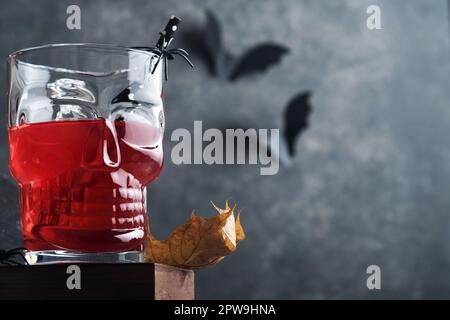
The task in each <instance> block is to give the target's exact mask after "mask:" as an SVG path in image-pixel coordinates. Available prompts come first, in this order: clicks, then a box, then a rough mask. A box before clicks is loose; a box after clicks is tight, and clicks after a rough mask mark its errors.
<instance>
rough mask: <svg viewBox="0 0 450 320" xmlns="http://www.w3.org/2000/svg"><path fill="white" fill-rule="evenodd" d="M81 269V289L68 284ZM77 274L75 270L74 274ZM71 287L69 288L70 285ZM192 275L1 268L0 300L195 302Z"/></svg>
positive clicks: (106, 268)
mask: <svg viewBox="0 0 450 320" xmlns="http://www.w3.org/2000/svg"><path fill="white" fill-rule="evenodd" d="M71 265H76V266H78V267H79V268H80V269H79V271H80V281H79V283H80V286H81V288H80V289H76V288H72V289H69V288H68V286H67V282H69V283H72V284H73V283H74V282H73V281H72V280H74V278H70V279H69V277H71V276H73V275H74V271H71V270H70V269H69V270H68V267H69V266H71ZM75 272H76V271H75ZM69 287H70V285H69ZM194 296H195V294H194V272H193V271H192V270H184V269H179V268H175V267H170V266H165V265H160V264H152V263H116V264H109V263H95V264H94V263H92V264H90V263H79V264H48V265H34V266H5V267H0V300H1V299H121V300H122V299H145V300H170V299H177V300H192V299H194Z"/></svg>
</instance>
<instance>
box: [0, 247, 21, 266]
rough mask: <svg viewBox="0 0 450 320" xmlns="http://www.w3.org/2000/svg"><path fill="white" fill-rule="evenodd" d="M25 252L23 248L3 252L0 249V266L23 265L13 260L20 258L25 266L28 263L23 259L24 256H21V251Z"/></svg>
mask: <svg viewBox="0 0 450 320" xmlns="http://www.w3.org/2000/svg"><path fill="white" fill-rule="evenodd" d="M24 250H26V249H25V248H15V249H11V250H3V249H0V265H5V266H20V265H22V264H23V263H20V262H18V261H16V259H15V258H17V257H20V258H21V259H22V260H23V262H24V263H25V264H26V265H27V264H28V261H27V259H25V256H24V254H23V251H24Z"/></svg>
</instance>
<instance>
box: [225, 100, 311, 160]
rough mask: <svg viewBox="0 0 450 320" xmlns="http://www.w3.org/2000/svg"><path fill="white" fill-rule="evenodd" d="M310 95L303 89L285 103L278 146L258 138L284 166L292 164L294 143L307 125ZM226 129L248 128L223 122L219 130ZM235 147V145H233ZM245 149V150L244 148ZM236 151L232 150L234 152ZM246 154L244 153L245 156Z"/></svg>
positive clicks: (309, 113) (309, 112) (309, 111)
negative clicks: (275, 146)
mask: <svg viewBox="0 0 450 320" xmlns="http://www.w3.org/2000/svg"><path fill="white" fill-rule="evenodd" d="M311 96H312V92H311V91H304V92H301V93H298V94H297V95H296V96H294V97H293V98H292V99H291V100H290V101H289V102H288V104H287V105H286V107H285V110H284V116H283V122H282V128H281V130H280V131H281V136H280V144H279V148H276V149H275V148H274V147H273V146H272V145H271V144H270V142H271V140H270V139H268V140H267V141H265V142H263V141H262V140H258V143H267V145H265V147H267V150H268V151H269V153H270V155H271V156H273V157H275V158H278V159H279V161H280V164H281V165H282V166H285V167H289V166H290V165H291V164H292V159H293V158H294V157H295V153H296V152H295V144H296V142H297V140H298V139H299V138H300V136H301V134H302V133H303V132H304V131H305V130H306V129H307V128H308V127H309V117H310V115H311V112H312V110H313V107H312V106H311V103H310V98H311ZM226 129H242V130H244V131H246V130H247V129H249V128H248V127H246V126H242V125H241V124H240V123H231V124H227V125H226V124H223V125H222V126H221V131H222V132H223V133H224V135H225V130H226ZM235 147H236V146H235ZM246 151H247V150H246ZM236 153H237V151H236V150H235V151H234V154H236ZM247 157H248V155H246V158H247Z"/></svg>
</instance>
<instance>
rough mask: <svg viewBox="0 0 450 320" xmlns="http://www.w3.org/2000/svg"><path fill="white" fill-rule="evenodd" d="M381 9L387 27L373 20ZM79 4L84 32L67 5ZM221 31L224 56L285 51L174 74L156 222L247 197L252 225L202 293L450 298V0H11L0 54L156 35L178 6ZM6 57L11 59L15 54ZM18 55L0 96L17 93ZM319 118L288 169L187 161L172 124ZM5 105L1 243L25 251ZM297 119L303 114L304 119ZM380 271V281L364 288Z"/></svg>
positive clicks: (278, 123) (155, 226)
mask: <svg viewBox="0 0 450 320" xmlns="http://www.w3.org/2000/svg"><path fill="white" fill-rule="evenodd" d="M375 2H376V4H378V5H379V6H380V8H381V22H382V30H368V28H367V27H366V19H367V17H368V15H367V14H366V9H367V7H368V6H369V5H371V4H374V3H375ZM70 4H77V5H79V6H80V8H81V26H82V29H81V30H73V31H71V30H68V29H67V28H66V18H67V17H68V16H67V14H66V8H67V6H69V5H70ZM205 10H209V11H210V12H212V14H213V15H214V16H215V17H216V19H217V21H218V23H219V24H220V26H221V29H222V32H223V37H222V45H223V48H224V50H226V51H227V52H229V53H231V54H233V55H235V56H241V55H243V54H244V52H246V51H248V50H249V49H250V48H252V47H254V46H255V45H258V44H261V43H268V42H270V43H278V44H281V45H283V46H285V47H287V48H288V49H289V52H288V53H287V54H286V55H284V56H283V57H282V59H281V60H280V62H279V63H277V64H274V65H273V66H272V67H270V68H268V69H267V70H266V71H265V72H263V73H259V74H255V75H250V76H246V77H242V78H240V79H238V80H237V81H234V82H231V81H228V80H226V79H223V77H218V76H215V75H212V74H211V73H210V72H209V70H208V67H207V65H206V64H205V63H204V62H203V61H204V59H203V60H202V58H201V57H200V56H199V55H198V56H197V55H195V54H194V53H193V55H192V60H193V62H194V63H195V64H196V68H195V69H194V70H190V69H189V68H188V67H187V66H186V65H185V64H184V62H182V61H181V59H178V61H175V62H173V63H171V67H170V79H169V82H168V83H166V88H165V91H166V97H165V112H166V142H165V148H166V149H165V152H166V153H165V155H166V162H165V169H164V171H163V174H162V175H161V176H160V178H159V180H158V181H157V182H155V183H154V184H152V185H151V187H150V188H149V194H148V206H149V210H148V212H149V215H150V219H151V225H152V230H153V232H154V233H155V235H156V237H158V238H165V237H167V236H168V235H169V233H170V231H171V230H172V229H173V228H174V227H176V226H177V225H179V224H181V223H183V222H184V221H185V220H186V219H187V218H188V217H189V215H190V213H191V211H192V210H193V209H196V211H197V212H198V213H199V214H201V215H205V216H212V215H213V214H214V211H213V209H212V206H211V204H210V201H214V202H215V203H217V204H223V203H224V201H225V199H230V200H231V201H233V202H237V204H238V207H239V208H242V209H243V214H242V217H241V220H242V223H243V225H244V228H245V230H246V233H247V239H246V240H245V241H243V242H242V243H241V244H240V246H239V247H238V250H237V251H236V252H235V253H233V254H231V255H230V256H229V257H227V258H226V259H225V260H224V261H223V262H221V263H220V264H218V265H217V266H214V267H212V268H210V269H206V270H200V271H198V272H196V277H197V278H196V285H197V298H199V299H241V298H245V299H339V298H351V299H356V298H361V299H377V298H404V299H410V298H414V299H415V298H449V297H450V280H447V279H449V277H450V197H449V190H450V142H449V136H450V108H449V103H450V91H449V90H448V85H449V80H450V79H449V75H450V74H449V63H448V61H449V60H450V51H449V41H448V40H449V24H448V7H447V2H446V1H445V0H441V1H432V2H431V1H426V0H408V1H406V0H403V1H382V0H377V1H372V0H371V1H366V0H340V1H327V0H321V1H312V0H304V1H300V0H283V1H277V0H272V1H260V0H246V1H235V0H231V1H220V0H209V1H195V0H184V1H175V0H169V1H149V0H145V1H137V0H133V1H111V0H109V1H67V0H62V1H43V0H39V1H31V0H29V1H24V0H15V1H8V2H3V3H2V8H1V10H0V56H1V57H2V59H6V57H7V55H8V54H9V53H11V52H13V51H15V50H18V49H21V48H25V47H30V46H37V45H42V44H48V43H62V42H96V43H113V44H119V45H125V46H145V45H153V44H154V42H155V41H156V39H157V37H158V32H159V31H160V30H161V28H162V27H163V26H164V25H165V23H166V21H167V19H168V17H169V16H170V15H171V14H176V15H178V16H179V17H181V18H182V19H183V22H182V25H181V28H180V31H179V32H178V34H177V40H175V45H174V47H176V46H177V44H178V45H179V46H182V45H183V43H184V42H183V41H184V39H185V38H186V36H184V35H183V32H185V34H187V32H188V31H189V30H191V29H197V30H201V29H202V26H203V27H204V26H205V23H206V15H205ZM4 61H5V60H4ZM5 66H6V63H2V64H0V74H3V75H4V76H3V77H0V91H1V92H2V94H4V93H6V90H7V87H6V70H5ZM307 91H309V92H311V98H310V101H309V104H310V107H311V112H310V114H309V115H308V119H307V122H308V123H309V126H308V128H307V129H305V130H304V131H303V132H302V133H301V136H300V137H299V139H298V140H297V141H296V142H295V148H296V151H297V152H296V154H295V155H294V156H293V157H292V159H291V160H290V161H291V165H290V166H286V165H284V166H282V167H281V168H280V171H279V173H278V174H277V175H274V176H260V175H259V167H258V166H248V165H236V166H206V165H180V166H175V165H173V164H172V163H171V161H170V150H171V148H172V147H173V145H174V143H172V142H170V133H171V132H172V131H173V130H174V129H176V128H187V129H189V130H192V127H193V121H194V120H202V121H203V127H204V129H205V128H208V127H214V128H233V127H243V128H248V127H253V128H280V129H281V130H283V128H284V126H285V123H284V113H285V110H286V106H287V105H288V104H289V102H290V101H291V100H292V98H294V97H296V96H298V95H299V94H301V93H304V92H307ZM5 103H6V95H4V96H3V104H2V105H3V111H2V112H1V113H0V125H1V126H2V128H3V129H2V130H0V179H1V180H0V247H1V248H12V247H17V246H20V245H21V233H20V226H19V223H18V217H19V208H18V193H17V187H16V185H15V182H14V181H13V180H12V178H11V177H10V174H9V170H8V145H7V135H6V123H7V116H6V115H7V106H6V104H5ZM299 121H300V120H299ZM371 264H376V265H379V266H380V267H381V271H382V290H378V291H377V290H374V291H369V290H368V289H367V288H366V279H367V274H366V268H367V266H369V265H371Z"/></svg>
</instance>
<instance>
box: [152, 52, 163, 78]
mask: <svg viewBox="0 0 450 320" xmlns="http://www.w3.org/2000/svg"><path fill="white" fill-rule="evenodd" d="M161 57H162V55H160V56H158V60H156V63H155V66H154V67H153V69H152V74H153V73H155V70H156V67H158V64H159V61H160V60H161Z"/></svg>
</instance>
